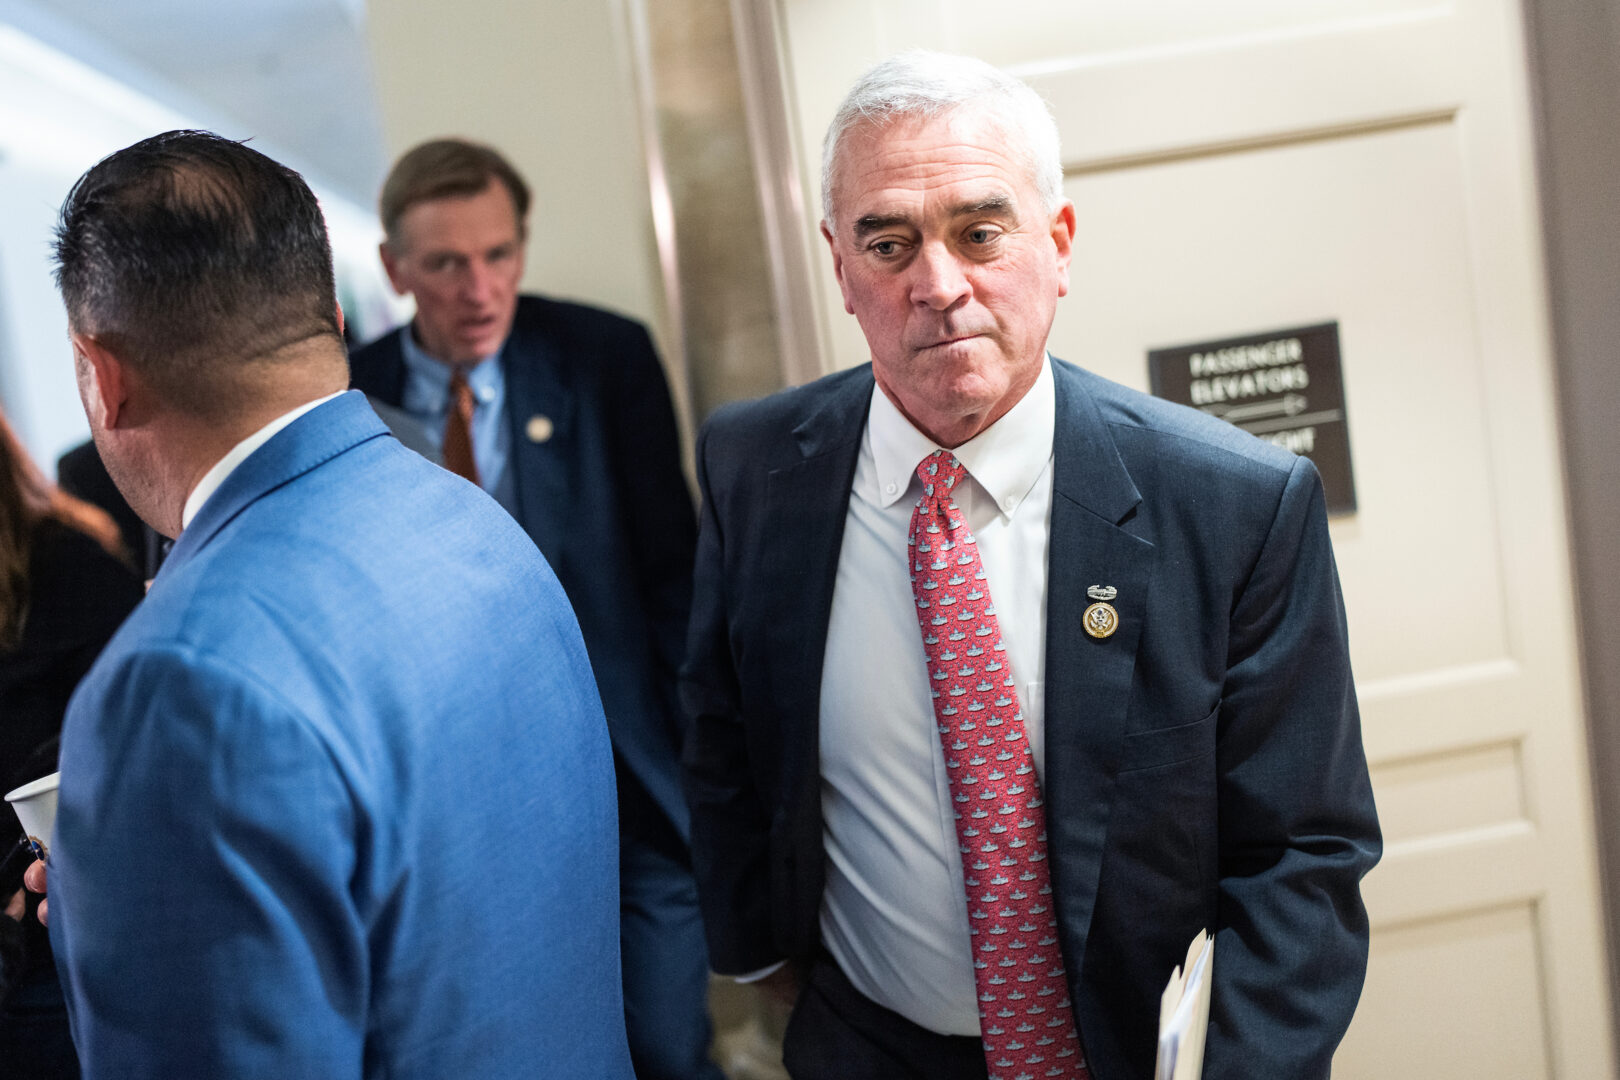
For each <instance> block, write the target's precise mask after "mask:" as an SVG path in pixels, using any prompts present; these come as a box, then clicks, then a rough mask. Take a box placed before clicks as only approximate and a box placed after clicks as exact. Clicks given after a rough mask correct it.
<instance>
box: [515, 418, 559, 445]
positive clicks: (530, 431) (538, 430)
mask: <svg viewBox="0 0 1620 1080" xmlns="http://www.w3.org/2000/svg"><path fill="white" fill-rule="evenodd" d="M555 430H557V425H555V424H553V423H552V422H551V417H549V416H546V415H544V414H541V413H536V414H535V415H533V416H531V417H529V422H528V423H527V424H525V425H523V434H525V435H527V436H528V437H529V441H530V442H532V443H543V442H547V441H549V440H550V439H551V433H552V432H553V431H555Z"/></svg>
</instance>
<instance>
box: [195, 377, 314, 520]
mask: <svg viewBox="0 0 1620 1080" xmlns="http://www.w3.org/2000/svg"><path fill="white" fill-rule="evenodd" d="M342 393H344V391H342V390H339V391H338V392H337V394H327V395H326V396H325V397H323V398H316V399H315V400H314V401H306V402H304V404H302V405H300V406H298V408H296V409H293V410H292V411H291V412H285V413H282V414H281V415H280V416H278V417H276V418H275V419H274V420H272V421H270V422H269V423H268V424H266V425H264V427H262V428H260V429H259V430H258V431H255V432H254V433H253V434H251V435H249V436H248V437H247V438H245V439H243V440H242V441H241V442H239V443H237V444H236V445H235V446H233V447H231V449H230V452H229V453H227V454H226V455H225V456H224V457H222V458H220V459H219V460H218V461H217V462H215V463H214V467H213V468H212V469H209V470H208V471H207V472H205V473H203V478H202V479H201V480H199V481H197V486H196V487H194V488H192V489H191V494H190V495H188V496H186V505H185V507H184V508H183V509H182V510H181V511H180V528H181V529H182V530H184V529H185V528H186V527H187V526H189V525H190V524H191V521H192V519H193V518H195V517H196V516H197V512H198V511H199V510H201V509H202V508H203V504H204V503H206V502H207V501H208V498H209V496H211V495H213V494H214V492H216V491H218V490H219V486H220V485H221V484H223V483H224V482H225V478H226V477H227V476H230V475H231V473H233V472H235V471H236V467H237V466H238V465H240V464H242V462H244V461H246V460H247V459H248V458H249V457H250V456H251V455H252V453H253V451H255V450H257V449H258V448H259V447H261V446H263V445H264V444H265V443H267V442H269V441H270V440H271V439H272V438H274V437H275V435H276V433H277V432H278V431H280V430H281V429H282V428H284V427H286V426H287V425H288V424H290V423H292V422H293V421H294V420H296V419H298V418H299V417H300V416H303V415H304V414H305V413H307V412H309V411H310V410H311V409H313V408H315V406H317V405H325V404H326V403H327V402H328V401H331V400H332V399H333V398H335V397H337V396H338V394H342Z"/></svg>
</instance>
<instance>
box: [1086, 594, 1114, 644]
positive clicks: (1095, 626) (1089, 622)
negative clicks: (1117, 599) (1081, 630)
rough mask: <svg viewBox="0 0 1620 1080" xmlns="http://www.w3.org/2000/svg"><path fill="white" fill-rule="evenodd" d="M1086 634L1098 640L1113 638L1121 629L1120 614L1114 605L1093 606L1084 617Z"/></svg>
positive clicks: (1099, 604) (1087, 609)
mask: <svg viewBox="0 0 1620 1080" xmlns="http://www.w3.org/2000/svg"><path fill="white" fill-rule="evenodd" d="M1084 620H1085V624H1086V633H1088V634H1090V635H1091V636H1092V637H1094V638H1097V639H1099V640H1100V639H1102V638H1107V637H1113V636H1114V631H1115V630H1118V629H1119V612H1117V611H1115V610H1114V605H1113V604H1101V603H1098V604H1092V605H1091V606H1090V607H1088V608H1086V613H1085V615H1084Z"/></svg>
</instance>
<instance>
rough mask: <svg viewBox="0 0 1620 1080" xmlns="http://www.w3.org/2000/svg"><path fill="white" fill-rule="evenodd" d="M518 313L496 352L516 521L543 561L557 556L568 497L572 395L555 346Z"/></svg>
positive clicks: (572, 431)
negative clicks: (509, 438)
mask: <svg viewBox="0 0 1620 1080" xmlns="http://www.w3.org/2000/svg"><path fill="white" fill-rule="evenodd" d="M528 315H529V313H528V312H526V311H524V310H522V309H521V308H520V310H519V312H518V321H517V323H516V324H514V326H513V329H512V336H511V337H510V338H508V339H507V342H506V347H505V348H504V349H502V350H501V367H502V370H503V372H504V374H505V376H506V415H507V422H508V423H510V424H511V431H512V442H511V445H512V456H511V460H510V463H509V464H508V468H511V469H513V470H514V476H513V480H514V484H513V490H514V491H515V492H516V497H517V507H516V513H515V516H516V517H517V519H518V521H520V522H522V524H523V528H524V529H525V530H526V531H527V532H528V534H529V535H530V536H531V537H533V538H534V542H535V545H536V546H537V547H539V549H540V551H541V552H542V553H543V554H544V555H545V556H546V558H547V559H549V560H551V561H552V562H553V563H555V562H557V561H558V560H559V558H560V557H561V555H562V550H561V549H562V538H563V524H564V520H565V519H566V517H567V508H568V507H569V506H571V505H572V500H571V499H570V497H569V473H568V460H569V455H568V453H567V449H568V448H569V447H570V446H571V445H572V440H573V438H574V434H575V433H574V391H573V388H572V387H570V386H569V385H567V383H565V382H564V380H563V377H562V372H563V371H564V366H563V364H562V358H561V357H560V356H559V355H558V354H557V349H556V346H555V345H554V344H553V342H552V341H551V339H550V337H549V336H548V335H547V334H546V333H545V332H544V328H543V327H541V326H538V325H536V321H535V320H534V319H533V318H529V317H526V316H528Z"/></svg>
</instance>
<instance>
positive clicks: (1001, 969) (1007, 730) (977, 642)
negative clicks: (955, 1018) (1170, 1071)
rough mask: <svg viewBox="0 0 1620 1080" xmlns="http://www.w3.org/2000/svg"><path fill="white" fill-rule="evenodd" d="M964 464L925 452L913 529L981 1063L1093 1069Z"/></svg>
mask: <svg viewBox="0 0 1620 1080" xmlns="http://www.w3.org/2000/svg"><path fill="white" fill-rule="evenodd" d="M966 475H967V474H966V472H965V470H963V468H962V466H961V464H960V463H959V462H958V461H957V460H956V458H955V456H954V455H952V454H949V453H947V452H946V451H944V450H936V451H934V452H933V453H932V454H930V455H928V456H927V457H926V458H924V459H923V460H922V464H920V465H918V466H917V478H918V479H919V480H921V481H922V484H923V497H922V498H921V499H919V500H918V501H917V507H916V509H915V510H913V511H912V512H911V534H910V537H909V540H908V543H909V545H910V550H911V571H912V572H911V591H912V594H913V595H914V596H915V597H916V598H917V621H918V622H919V623H921V625H922V635H923V651H924V652H925V653H926V654H927V656H928V675H929V688H930V692H931V693H932V694H933V700H934V718H935V720H936V721H937V722H938V727H939V739H940V743H941V745H942V746H943V748H944V751H945V768H946V771H947V774H948V775H949V777H950V785H951V799H952V807H953V810H954V813H955V816H956V839H957V844H958V846H959V847H960V848H961V851H962V882H963V885H964V886H965V888H966V890H967V901H968V916H969V922H968V933H969V934H970V935H971V941H972V944H973V970H974V981H975V983H976V984H977V989H978V993H979V1028H980V1035H981V1037H982V1038H983V1040H984V1058H985V1063H986V1065H987V1066H988V1067H989V1072H990V1080H1038V1078H1044V1077H1061V1078H1063V1080H1089V1077H1090V1073H1089V1072H1088V1071H1087V1069H1086V1061H1085V1055H1084V1053H1083V1052H1082V1050H1081V1046H1080V1033H1079V1031H1078V1029H1077V1028H1076V1026H1075V1019H1074V1010H1073V1008H1072V1007H1071V1006H1070V1004H1069V988H1068V983H1067V980H1066V979H1065V977H1064V971H1063V953H1062V951H1061V950H1060V949H1059V947H1058V931H1057V912H1056V910H1055V905H1054V903H1053V897H1052V876H1051V873H1050V872H1049V870H1048V862H1047V858H1046V811H1045V809H1044V808H1043V805H1042V802H1041V785H1040V781H1039V780H1038V779H1037V778H1036V776H1035V766H1034V763H1033V761H1032V760H1031V757H1030V752H1029V745H1028V740H1026V739H1025V738H1024V714H1023V712H1022V711H1021V710H1020V709H1019V707H1018V688H1017V683H1016V682H1015V681H1014V679H1013V673H1012V663H1011V660H1010V658H1009V657H1008V656H1007V652H1006V647H1005V646H1004V645H1003V644H1002V641H1001V631H1000V629H999V628H998V626H997V623H996V609H995V607H994V605H992V604H991V602H990V583H989V581H988V580H987V579H986V577H985V573H984V566H983V564H982V563H981V562H980V561H979V548H978V544H977V543H976V542H975V540H974V538H973V533H972V531H971V530H970V529H969V528H968V526H967V522H966V521H964V520H963V518H962V513H961V511H960V510H958V509H957V506H956V502H955V501H954V500H953V499H952V498H951V493H952V491H953V490H954V489H955V487H956V486H957V485H958V484H960V483H961V482H962V480H963V478H964V477H965V476H966Z"/></svg>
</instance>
